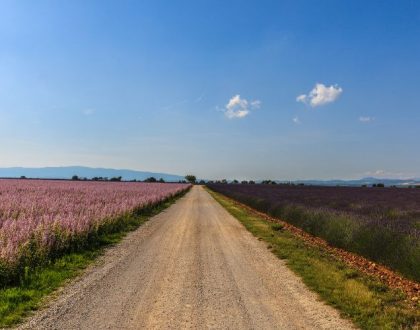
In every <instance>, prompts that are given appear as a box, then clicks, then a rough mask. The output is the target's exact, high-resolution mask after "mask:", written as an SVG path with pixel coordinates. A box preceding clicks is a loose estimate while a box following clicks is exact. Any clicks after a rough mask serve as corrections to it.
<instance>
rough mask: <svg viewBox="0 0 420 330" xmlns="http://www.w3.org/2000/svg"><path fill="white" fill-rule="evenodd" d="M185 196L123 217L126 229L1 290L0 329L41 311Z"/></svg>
mask: <svg viewBox="0 0 420 330" xmlns="http://www.w3.org/2000/svg"><path fill="white" fill-rule="evenodd" d="M183 195H184V193H181V194H179V195H177V196H176V197H173V198H170V199H168V200H166V201H165V202H163V203H161V204H159V205H156V206H155V207H153V208H149V209H146V210H144V211H143V212H142V211H140V212H136V214H133V215H132V216H129V217H128V218H127V216H125V217H124V223H125V225H124V227H123V228H122V229H119V230H118V231H117V232H113V233H109V232H107V233H103V234H101V235H100V236H99V237H98V240H97V241H96V242H95V244H93V245H91V246H89V247H88V248H86V249H84V250H81V251H77V252H72V253H68V254H66V255H64V256H62V257H60V258H58V259H56V260H54V261H52V262H51V263H50V264H49V265H47V266H43V267H40V268H39V269H36V270H35V271H32V270H31V271H30V272H29V273H28V274H27V275H26V276H25V279H24V280H23V281H22V283H21V284H20V285H19V286H9V287H6V288H4V289H0V328H4V327H10V326H13V325H15V324H17V323H19V322H20V321H22V318H23V317H25V316H27V315H28V314H29V313H30V312H31V311H34V310H36V309H38V308H39V307H40V306H42V304H43V303H44V302H45V301H46V298H47V296H48V295H50V294H51V293H53V292H54V291H55V290H56V289H57V288H59V287H61V286H63V285H64V284H65V283H66V282H68V281H69V280H71V279H73V278H75V277H76V276H77V275H80V274H81V273H82V271H83V270H84V269H85V268H86V267H87V266H89V265H90V264H91V263H92V262H93V261H95V259H96V258H97V257H98V256H100V255H101V254H103V252H104V250H105V248H106V247H109V246H110V245H113V244H115V243H118V242H119V241H121V240H122V239H123V238H124V236H125V235H126V234H127V233H129V232H130V231H133V230H135V229H137V228H138V227H139V226H140V225H142V224H143V223H145V222H146V221H147V220H149V219H150V218H151V217H153V216H154V215H156V214H158V213H160V212H161V211H163V210H164V209H166V208H168V207H169V206H170V205H172V204H173V203H174V202H175V201H176V200H177V199H178V198H180V197H181V196H183Z"/></svg>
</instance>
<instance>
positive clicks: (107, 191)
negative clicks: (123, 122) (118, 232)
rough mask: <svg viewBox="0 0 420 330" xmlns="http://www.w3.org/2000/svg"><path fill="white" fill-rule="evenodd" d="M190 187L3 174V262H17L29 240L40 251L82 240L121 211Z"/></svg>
mask: <svg viewBox="0 0 420 330" xmlns="http://www.w3.org/2000/svg"><path fill="white" fill-rule="evenodd" d="M188 187H189V185H187V184H173V183H137V182H90V181H89V182H83V181H74V182H73V181H54V180H13V179H11V180H0V265H1V264H3V265H13V264H15V263H18V262H19V258H20V257H21V254H22V253H23V251H25V247H26V248H28V245H31V246H35V247H36V248H35V249H36V251H38V252H39V253H42V254H43V253H47V254H48V253H50V252H51V251H54V250H59V249H63V248H66V246H68V244H69V242H71V241H74V240H81V239H82V240H83V237H87V235H89V234H91V233H94V232H95V231H97V230H98V229H99V228H101V227H102V226H104V225H107V224H110V223H111V224H112V222H115V221H118V218H119V217H122V216H124V215H127V214H129V213H132V212H134V211H136V210H139V209H142V208H145V207H148V206H152V205H154V204H157V203H159V202H162V201H164V200H165V199H167V198H169V197H172V196H174V195H176V194H178V193H180V192H182V191H183V190H185V189H187V188H188ZM26 250H27V249H26ZM38 252H37V253H38Z"/></svg>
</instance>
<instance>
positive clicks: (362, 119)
mask: <svg viewBox="0 0 420 330" xmlns="http://www.w3.org/2000/svg"><path fill="white" fill-rule="evenodd" d="M374 120H375V118H374V117H363V116H361V117H359V121H360V122H361V123H364V124H367V123H371V122H372V121H374Z"/></svg>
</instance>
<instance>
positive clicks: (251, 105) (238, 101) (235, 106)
mask: <svg viewBox="0 0 420 330" xmlns="http://www.w3.org/2000/svg"><path fill="white" fill-rule="evenodd" d="M260 107H261V101H260V100H253V101H248V100H246V99H243V98H241V96H240V95H239V94H237V95H235V96H233V97H232V98H231V99H230V100H229V102H228V104H226V106H225V110H224V113H225V116H226V117H228V118H229V119H234V118H244V117H246V116H248V115H249V114H250V112H251V110H254V109H259V108H260Z"/></svg>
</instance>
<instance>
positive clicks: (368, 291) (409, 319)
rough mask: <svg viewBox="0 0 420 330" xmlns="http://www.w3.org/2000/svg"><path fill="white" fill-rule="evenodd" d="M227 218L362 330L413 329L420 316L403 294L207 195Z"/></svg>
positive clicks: (224, 200) (227, 201) (216, 195)
mask: <svg viewBox="0 0 420 330" xmlns="http://www.w3.org/2000/svg"><path fill="white" fill-rule="evenodd" d="M207 191H208V192H209V193H210V194H211V195H212V196H213V198H214V199H215V200H216V201H218V202H219V203H220V204H221V205H222V206H223V207H224V208H225V209H226V210H227V211H228V212H229V213H230V214H232V215H233V216H234V217H235V218H237V219H238V220H239V221H240V222H241V223H242V224H243V225H244V226H245V228H246V229H248V230H249V231H250V232H251V233H252V234H253V235H254V236H256V237H257V238H258V239H260V240H263V241H265V242H267V243H268V246H269V247H270V249H271V251H272V252H273V253H274V254H275V255H276V256H278V257H279V258H281V259H285V261H286V263H287V265H288V266H289V267H290V268H291V269H292V270H293V271H294V272H295V273H296V274H297V275H299V276H300V277H301V278H302V280H303V282H304V283H305V284H306V285H307V286H308V287H309V288H311V289H312V290H314V291H315V292H317V293H318V294H319V295H320V297H321V298H322V299H323V300H324V301H326V302H327V303H328V304H330V305H332V306H334V307H336V308H337V309H338V310H339V311H340V312H341V314H342V315H343V316H345V317H348V318H350V319H351V320H352V321H353V322H354V323H355V324H356V325H358V326H359V327H361V328H362V329H417V328H418V327H419V322H420V321H419V320H420V311H419V309H416V308H413V307H412V305H410V304H407V303H406V302H405V296H404V294H403V293H402V292H400V291H396V290H392V289H390V288H388V287H386V286H384V285H383V284H382V283H380V282H379V281H377V280H375V279H373V278H370V277H368V276H366V275H363V274H361V273H360V272H358V271H357V270H355V269H352V268H350V267H349V266H347V265H345V264H344V263H343V262H341V261H339V260H337V259H335V258H334V257H333V256H332V255H330V254H329V253H328V252H327V251H325V250H323V249H322V248H321V247H315V246H311V245H309V244H307V243H305V242H304V241H303V240H302V239H299V238H297V237H296V236H294V235H293V234H291V233H290V232H287V231H286V230H284V228H283V227H282V226H281V225H280V224H273V223H271V222H269V221H267V220H265V219H264V218H262V217H259V216H256V215H255V214H253V213H251V212H250V211H248V210H246V209H245V208H242V207H240V206H238V205H237V204H235V203H234V202H233V201H232V200H230V199H229V198H226V197H225V196H223V195H221V194H219V193H216V192H214V191H211V190H210V189H207Z"/></svg>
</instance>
